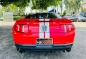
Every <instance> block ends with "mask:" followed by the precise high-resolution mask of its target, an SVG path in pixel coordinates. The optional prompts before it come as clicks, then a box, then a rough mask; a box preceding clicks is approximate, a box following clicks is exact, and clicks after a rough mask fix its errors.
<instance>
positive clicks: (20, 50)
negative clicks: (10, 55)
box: [16, 48, 24, 53]
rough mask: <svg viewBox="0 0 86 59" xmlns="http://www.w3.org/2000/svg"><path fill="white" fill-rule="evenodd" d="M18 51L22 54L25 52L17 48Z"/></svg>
mask: <svg viewBox="0 0 86 59" xmlns="http://www.w3.org/2000/svg"><path fill="white" fill-rule="evenodd" d="M16 49H17V51H18V52H20V53H23V52H24V50H23V49H21V48H16Z"/></svg>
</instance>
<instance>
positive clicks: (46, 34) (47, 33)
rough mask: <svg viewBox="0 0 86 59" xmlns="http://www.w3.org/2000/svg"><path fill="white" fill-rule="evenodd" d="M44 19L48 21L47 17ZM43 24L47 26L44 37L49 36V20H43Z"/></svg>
mask: <svg viewBox="0 0 86 59" xmlns="http://www.w3.org/2000/svg"><path fill="white" fill-rule="evenodd" d="M45 20H46V21H49V19H45ZM45 25H46V26H47V30H46V31H45V38H50V26H49V22H45Z"/></svg>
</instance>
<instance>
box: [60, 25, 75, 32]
mask: <svg viewBox="0 0 86 59" xmlns="http://www.w3.org/2000/svg"><path fill="white" fill-rule="evenodd" d="M73 30H74V26H73V25H72V24H62V25H60V31H61V32H71V31H73Z"/></svg>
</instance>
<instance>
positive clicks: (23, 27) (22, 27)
mask: <svg viewBox="0 0 86 59" xmlns="http://www.w3.org/2000/svg"><path fill="white" fill-rule="evenodd" d="M15 30H16V31H18V32H23V33H27V32H28V25H16V26H15Z"/></svg>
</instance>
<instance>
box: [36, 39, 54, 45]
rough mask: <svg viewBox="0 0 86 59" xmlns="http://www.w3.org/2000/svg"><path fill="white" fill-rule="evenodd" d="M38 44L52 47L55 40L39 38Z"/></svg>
mask: <svg viewBox="0 0 86 59" xmlns="http://www.w3.org/2000/svg"><path fill="white" fill-rule="evenodd" d="M36 44H37V45H52V44H53V39H51V38H46V39H42V38H38V39H37V40H36Z"/></svg>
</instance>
